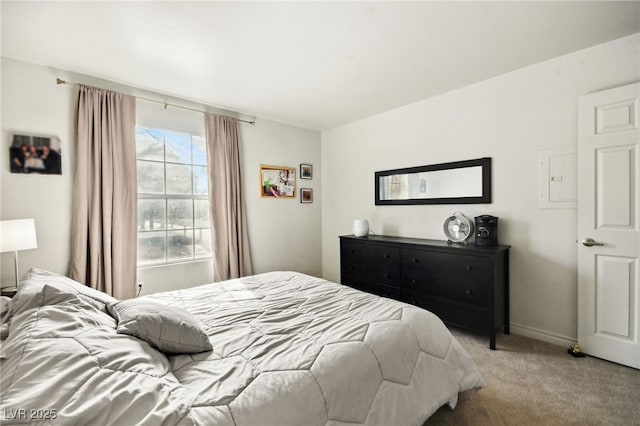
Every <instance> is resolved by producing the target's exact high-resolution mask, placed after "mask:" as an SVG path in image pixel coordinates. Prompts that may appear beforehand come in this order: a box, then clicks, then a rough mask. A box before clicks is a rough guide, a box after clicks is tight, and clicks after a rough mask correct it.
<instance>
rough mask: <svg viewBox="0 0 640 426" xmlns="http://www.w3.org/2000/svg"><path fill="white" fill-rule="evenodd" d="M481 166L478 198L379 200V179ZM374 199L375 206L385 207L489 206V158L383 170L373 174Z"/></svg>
mask: <svg viewBox="0 0 640 426" xmlns="http://www.w3.org/2000/svg"><path fill="white" fill-rule="evenodd" d="M476 166H482V195H481V196H479V197H450V198H413V199H407V200H381V199H380V178H381V177H383V176H389V175H398V174H405V173H421V172H431V171H435V170H449V169H461V168H464V167H476ZM375 198H376V201H375V202H376V205H377V206H385V205H417V204H490V203H491V158H490V157H484V158H478V159H474V160H465V161H454V162H451V163H440V164H430V165H428V166H418V167H408V168H405V169H394V170H383V171H380V172H375Z"/></svg>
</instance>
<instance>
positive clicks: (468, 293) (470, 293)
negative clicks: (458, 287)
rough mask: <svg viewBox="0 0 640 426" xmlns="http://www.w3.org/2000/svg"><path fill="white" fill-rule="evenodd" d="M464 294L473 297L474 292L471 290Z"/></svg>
mask: <svg viewBox="0 0 640 426" xmlns="http://www.w3.org/2000/svg"><path fill="white" fill-rule="evenodd" d="M464 294H466V295H467V296H471V295H472V294H473V292H472V291H471V290H467V291H465V292H464Z"/></svg>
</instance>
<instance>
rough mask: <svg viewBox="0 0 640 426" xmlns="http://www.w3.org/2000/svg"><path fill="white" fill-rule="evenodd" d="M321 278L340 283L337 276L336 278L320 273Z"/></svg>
mask: <svg viewBox="0 0 640 426" xmlns="http://www.w3.org/2000/svg"><path fill="white" fill-rule="evenodd" d="M322 279H325V280H327V281H332V282H334V283H340V279H339V278H337V277H334V276H332V275H325V274H322Z"/></svg>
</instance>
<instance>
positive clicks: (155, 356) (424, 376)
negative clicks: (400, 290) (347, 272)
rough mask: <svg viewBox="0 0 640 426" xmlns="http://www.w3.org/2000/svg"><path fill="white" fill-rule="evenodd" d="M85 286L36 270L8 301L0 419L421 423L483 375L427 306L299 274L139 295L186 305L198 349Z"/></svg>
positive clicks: (22, 421) (144, 422)
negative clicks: (201, 342)
mask: <svg viewBox="0 0 640 426" xmlns="http://www.w3.org/2000/svg"><path fill="white" fill-rule="evenodd" d="M85 289H86V290H85ZM87 290H91V289H87V288H86V287H84V286H81V285H79V284H77V283H75V282H71V280H69V279H68V278H65V277H61V276H59V275H55V274H50V273H46V272H44V271H38V270H35V271H34V272H32V273H31V274H30V275H29V277H28V278H27V279H26V280H25V281H24V282H23V283H22V285H21V287H20V289H19V291H18V294H16V296H14V298H13V299H12V300H11V301H10V302H9V305H10V306H9V308H8V315H6V316H5V317H6V322H5V324H3V325H4V326H8V329H9V332H8V336H7V338H6V340H4V341H3V344H2V349H1V350H0V368H1V371H0V374H1V379H2V387H1V391H0V421H1V422H2V424H3V425H4V424H7V425H8V424H31V423H34V422H43V423H45V424H49V423H52V424H78V423H82V424H103V425H108V424H113V425H129V424H131V425H133V424H141V425H196V424H197V425H237V426H244V425H346V424H350V425H352V424H367V425H421V424H422V423H424V421H425V420H426V419H427V418H428V417H429V416H430V415H431V414H432V413H433V412H434V411H435V410H437V409H438V408H439V407H440V406H442V405H444V404H449V405H450V406H451V407H452V408H453V407H455V405H456V402H457V397H458V393H459V392H461V391H465V390H468V389H472V388H475V387H479V386H482V384H483V381H482V377H481V375H480V373H479V372H478V370H477V368H476V366H475V365H474V363H473V361H472V360H471V359H470V357H469V356H468V354H467V353H466V352H465V351H464V349H463V348H462V347H461V346H460V344H459V343H458V342H457V341H456V340H455V338H454V337H453V336H452V335H451V334H450V333H449V331H448V330H447V328H446V327H445V326H444V325H443V323H442V322H441V321H440V319H438V317H436V316H435V315H433V314H432V313H430V312H428V311H426V310H423V309H420V308H418V307H415V306H411V305H408V304H404V303H400V302H397V301H394V300H390V299H385V298H381V297H378V296H374V295H371V294H368V293H363V292H361V291H358V290H354V289H351V288H349V287H347V286H343V285H340V284H336V283H332V282H329V281H326V280H322V279H319V278H315V277H311V276H308V275H304V274H300V273H296V272H271V273H265V274H260V275H254V276H250V277H245V278H241V279H235V280H230V281H225V282H221V283H214V284H207V285H203V286H199V287H194V288H190V289H186V290H178V291H171V292H166V293H159V294H155V295H150V296H144V297H143V298H140V299H145V300H148V301H155V302H157V303H161V304H164V305H172V306H177V307H181V308H184V309H186V310H187V311H188V312H189V313H191V314H192V315H193V317H195V318H196V319H197V321H198V322H199V323H200V324H201V325H202V328H203V330H204V331H205V332H206V335H207V336H208V338H209V342H210V343H211V346H212V347H213V350H211V351H206V352H202V353H197V354H166V353H163V352H161V351H159V350H158V349H156V348H154V347H153V346H151V345H150V344H148V343H147V342H146V341H144V340H141V339H139V338H136V337H134V336H130V335H127V334H121V333H118V332H117V330H116V327H117V321H116V319H115V318H114V317H113V316H111V315H110V313H109V309H108V307H109V304H110V303H113V302H114V301H115V299H111V298H109V297H108V296H106V295H104V296H103V295H102V294H98V293H99V292H92V291H87Z"/></svg>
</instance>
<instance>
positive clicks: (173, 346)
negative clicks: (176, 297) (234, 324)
mask: <svg viewBox="0 0 640 426" xmlns="http://www.w3.org/2000/svg"><path fill="white" fill-rule="evenodd" d="M109 311H110V312H111V315H112V316H113V317H114V318H115V319H116V321H118V328H117V332H118V333H120V334H128V335H130V336H135V337H137V338H139V339H142V340H144V341H145V342H147V343H149V344H150V345H151V346H153V347H155V348H157V349H159V350H160V351H162V352H165V353H170V354H184V353H198V352H205V351H210V350H212V349H213V348H212V346H211V342H209V336H207V333H205V331H204V330H203V329H202V327H201V324H200V321H198V319H197V318H196V317H194V316H193V315H191V314H190V313H189V312H187V311H186V310H184V309H182V308H179V307H177V306H169V305H163V304H161V303H157V302H152V301H150V300H146V299H144V298H141V299H128V300H123V301H120V302H117V303H114V304H112V305H109Z"/></svg>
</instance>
